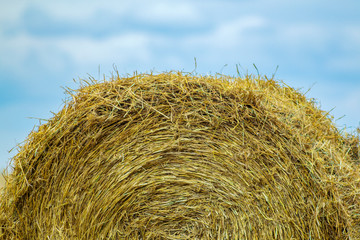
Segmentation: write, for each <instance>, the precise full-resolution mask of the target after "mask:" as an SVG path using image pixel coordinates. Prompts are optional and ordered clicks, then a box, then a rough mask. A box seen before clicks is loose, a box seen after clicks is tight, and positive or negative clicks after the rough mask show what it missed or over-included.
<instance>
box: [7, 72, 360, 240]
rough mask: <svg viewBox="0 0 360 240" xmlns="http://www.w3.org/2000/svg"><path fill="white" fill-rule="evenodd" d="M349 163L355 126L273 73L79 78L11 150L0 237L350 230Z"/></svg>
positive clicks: (354, 207)
mask: <svg viewBox="0 0 360 240" xmlns="http://www.w3.org/2000/svg"><path fill="white" fill-rule="evenodd" d="M358 162H359V155H358V138H357V137H355V136H353V135H345V134H343V133H341V132H339V130H338V129H337V128H336V127H335V125H334V124H333V122H332V118H331V117H330V116H329V115H328V114H327V113H325V112H324V111H321V110H320V109H318V107H317V106H316V104H315V102H314V101H313V100H308V99H307V98H306V97H305V96H304V95H303V94H301V93H300V92H298V91H296V90H295V89H293V88H291V87H288V86H286V85H285V84H279V83H277V82H276V81H274V80H273V79H266V77H265V78H260V77H252V76H247V77H245V78H232V77H227V76H197V75H192V74H185V73H181V72H167V73H162V74H157V75H155V74H135V75H134V76H131V77H119V76H118V75H117V76H113V77H112V78H111V79H110V80H109V81H104V82H96V81H90V82H88V83H86V82H85V81H84V82H83V85H82V86H81V87H80V88H79V89H78V90H69V98H68V100H67V101H66V103H65V106H64V107H63V109H62V110H61V111H60V112H59V113H57V114H55V115H54V116H53V118H51V119H50V120H49V121H48V122H47V123H45V124H43V125H41V126H39V127H38V129H37V130H36V131H33V132H32V133H31V134H30V135H29V137H28V139H27V140H26V142H25V143H24V144H23V145H22V146H21V147H20V149H19V153H18V154H17V155H16V156H15V157H14V159H13V164H14V170H13V172H12V173H11V175H10V176H9V177H8V179H7V180H8V181H7V186H6V188H5V192H4V194H3V197H2V199H1V203H0V214H1V216H0V226H1V229H0V231H1V232H0V234H2V235H0V236H3V238H6V237H4V236H10V238H19V239H45V238H50V239H61V238H65V239H105V238H121V239H349V238H351V239H360V210H359V209H360V172H359V167H358Z"/></svg>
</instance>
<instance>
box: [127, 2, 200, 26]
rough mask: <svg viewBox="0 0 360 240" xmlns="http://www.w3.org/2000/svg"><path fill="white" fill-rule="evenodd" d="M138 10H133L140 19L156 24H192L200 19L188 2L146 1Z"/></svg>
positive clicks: (192, 5) (198, 13)
mask: <svg viewBox="0 0 360 240" xmlns="http://www.w3.org/2000/svg"><path fill="white" fill-rule="evenodd" d="M142 4H143V5H142V7H141V8H139V9H138V11H134V13H135V15H136V17H137V18H138V19H140V20H143V21H146V22H150V23H156V24H166V25H169V24H182V25H183V24H193V25H196V24H197V23H198V22H199V20H200V12H199V11H198V9H196V7H195V5H194V4H192V3H189V2H185V1H184V2H175V1H156V2H154V1H146V2H143V3H142Z"/></svg>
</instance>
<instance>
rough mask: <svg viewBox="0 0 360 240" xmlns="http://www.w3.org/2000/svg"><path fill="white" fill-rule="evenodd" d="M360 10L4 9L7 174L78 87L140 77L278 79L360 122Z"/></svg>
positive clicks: (192, 6) (254, 4) (59, 4)
mask: <svg viewBox="0 0 360 240" xmlns="http://www.w3.org/2000/svg"><path fill="white" fill-rule="evenodd" d="M359 12H360V1H358V0H342V1H338V0H336V1H334V0H327V1H325V0H317V1H313V0H302V1H296V2H295V1H288V0H251V1H250V0H243V1H235V0H233V1H230V0H207V1H190V0H183V1H176V0H171V1H156V0H154V1H143V0H132V1H118V0H116V1H115V0H112V1H84V0H78V1H68V0H64V1H39V0H32V1H25V0H24V1H20V0H14V1H4V0H0V114H1V118H0V168H3V167H5V166H6V165H7V163H8V161H9V158H11V156H13V155H14V154H15V153H16V151H12V152H10V153H9V152H8V151H9V150H10V149H11V148H13V147H15V146H16V145H17V144H20V143H21V142H22V141H24V140H25V138H26V136H27V135H28V134H29V133H30V131H31V130H32V129H33V127H34V125H36V124H38V122H39V121H38V120H37V119H34V118H43V119H46V118H49V117H51V113H50V112H51V111H52V112H58V111H59V110H60V109H61V107H62V100H63V99H64V97H65V95H64V90H63V89H62V87H64V86H69V87H76V84H75V83H74V82H73V79H78V78H86V77H87V76H88V75H91V76H93V77H95V78H99V77H102V76H103V75H104V74H105V75H106V76H109V75H110V74H111V72H112V71H113V70H114V69H113V66H114V65H116V67H117V69H118V71H119V72H120V74H124V75H125V74H128V73H129V74H132V73H133V72H134V71H138V72H149V71H151V70H154V71H155V72H162V71H166V70H183V71H188V72H190V71H192V70H193V69H194V58H196V59H197V72H198V73H200V74H213V73H223V74H229V75H236V67H235V66H236V64H239V65H240V66H241V68H240V70H241V71H242V73H243V74H245V73H246V72H248V73H254V74H255V73H256V70H255V69H254V67H253V64H256V66H257V68H258V69H259V71H260V74H265V75H268V76H271V75H272V74H273V73H274V72H275V70H276V68H277V66H279V69H278V70H277V72H276V76H275V78H276V79H278V80H283V81H284V82H285V83H287V84H288V85H290V86H292V87H295V88H302V91H303V92H306V91H307V90H308V89H309V88H310V87H312V88H311V90H310V92H308V93H307V96H308V97H309V98H310V97H311V98H316V99H317V100H318V102H319V104H320V105H321V108H322V109H323V110H326V111H329V110H330V109H332V108H334V107H335V109H334V110H333V111H332V112H331V113H332V115H333V116H334V117H335V119H338V118H341V117H342V118H341V119H339V120H337V121H336V123H337V125H338V126H339V128H342V129H343V128H345V127H346V129H348V131H352V130H354V129H355V128H356V127H358V126H359V122H360V15H359V14H358V13H359Z"/></svg>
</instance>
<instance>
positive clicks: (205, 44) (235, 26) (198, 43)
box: [184, 16, 266, 50]
mask: <svg viewBox="0 0 360 240" xmlns="http://www.w3.org/2000/svg"><path fill="white" fill-rule="evenodd" d="M265 23H266V21H265V19H263V18H262V17H259V16H245V17H241V18H237V19H234V20H232V21H227V22H220V23H219V24H218V25H216V26H215V28H214V29H212V31H210V32H208V33H205V34H200V35H193V36H190V37H188V38H186V39H185V41H184V44H186V45H188V46H191V47H194V48H196V47H201V48H209V50H211V49H223V48H225V49H233V48H234V47H236V46H241V45H242V44H243V43H249V42H250V41H251V40H253V39H249V38H248V34H249V32H247V31H253V32H254V31H256V30H258V29H259V28H261V27H264V26H265Z"/></svg>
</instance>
